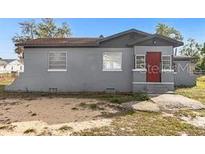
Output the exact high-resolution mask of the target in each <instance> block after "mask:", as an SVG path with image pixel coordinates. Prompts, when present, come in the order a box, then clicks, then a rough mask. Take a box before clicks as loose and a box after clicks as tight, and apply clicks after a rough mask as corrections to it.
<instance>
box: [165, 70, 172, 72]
mask: <svg viewBox="0 0 205 154" xmlns="http://www.w3.org/2000/svg"><path fill="white" fill-rule="evenodd" d="M162 72H174V70H162Z"/></svg>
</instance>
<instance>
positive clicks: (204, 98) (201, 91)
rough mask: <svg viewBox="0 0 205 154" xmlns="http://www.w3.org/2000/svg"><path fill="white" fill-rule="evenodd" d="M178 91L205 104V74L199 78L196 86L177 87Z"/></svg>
mask: <svg viewBox="0 0 205 154" xmlns="http://www.w3.org/2000/svg"><path fill="white" fill-rule="evenodd" d="M176 93H177V94H180V95H184V96H186V97H189V98H192V99H195V100H198V101H200V102H202V103H204V104H205V76H202V77H200V78H198V79H197V84H196V86H195V87H191V88H190V87H187V88H177V89H176Z"/></svg>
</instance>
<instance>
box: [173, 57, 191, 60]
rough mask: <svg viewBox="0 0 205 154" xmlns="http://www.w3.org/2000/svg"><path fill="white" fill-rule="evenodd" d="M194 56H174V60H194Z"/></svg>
mask: <svg viewBox="0 0 205 154" xmlns="http://www.w3.org/2000/svg"><path fill="white" fill-rule="evenodd" d="M193 59H194V58H193V57H189V56H174V57H173V60H174V61H191V60H193Z"/></svg>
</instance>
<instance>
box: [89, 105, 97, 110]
mask: <svg viewBox="0 0 205 154" xmlns="http://www.w3.org/2000/svg"><path fill="white" fill-rule="evenodd" d="M88 106H89V108H90V109H92V110H96V109H97V108H98V106H97V104H88Z"/></svg>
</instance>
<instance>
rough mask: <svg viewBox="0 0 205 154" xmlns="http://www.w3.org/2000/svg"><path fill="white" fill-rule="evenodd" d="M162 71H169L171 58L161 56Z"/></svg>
mask: <svg viewBox="0 0 205 154" xmlns="http://www.w3.org/2000/svg"><path fill="white" fill-rule="evenodd" d="M162 70H171V56H162Z"/></svg>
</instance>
